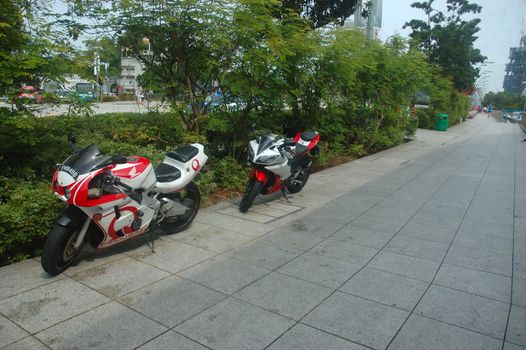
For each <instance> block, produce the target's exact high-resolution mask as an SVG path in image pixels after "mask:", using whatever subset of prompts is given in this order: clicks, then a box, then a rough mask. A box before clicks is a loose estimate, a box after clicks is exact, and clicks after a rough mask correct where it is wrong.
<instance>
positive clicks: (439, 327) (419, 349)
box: [389, 314, 502, 350]
mask: <svg viewBox="0 0 526 350" xmlns="http://www.w3.org/2000/svg"><path fill="white" fill-rule="evenodd" d="M501 347H502V340H498V339H495V338H492V337H489V336H487V335H483V334H480V333H476V332H472V331H468V330H466V329H463V328H459V327H455V326H453V325H449V324H446V323H443V322H440V321H435V320H431V319H429V318H425V317H421V316H417V315H414V314H413V315H411V316H410V317H409V319H408V320H407V322H406V323H405V324H404V326H403V327H402V329H401V330H400V332H399V333H398V334H397V336H396V337H395V338H394V340H393V342H392V343H391V345H390V346H389V350H407V349H411V350H443V349H448V350H480V349H485V350H500V349H501Z"/></svg>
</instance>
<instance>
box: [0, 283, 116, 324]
mask: <svg viewBox="0 0 526 350" xmlns="http://www.w3.org/2000/svg"><path fill="white" fill-rule="evenodd" d="M108 300H109V299H108V298H106V297H105V296H103V295H102V294H99V293H97V292H95V291H94V290H91V289H89V288H87V287H86V286H83V285H82V284H80V283H78V282H75V281H73V280H72V279H69V278H67V279H61V280H58V281H56V282H54V283H51V284H47V285H44V286H41V287H38V288H35V289H31V290H29V291H27V292H25V293H22V294H18V295H15V296H13V297H11V298H8V299H4V300H2V301H1V302H0V312H1V313H2V314H3V315H4V316H6V317H7V318H9V319H10V320H11V321H14V322H16V323H17V324H18V325H20V326H21V327H23V328H24V329H25V330H27V331H29V332H30V333H36V332H38V331H40V330H42V329H44V328H47V327H50V326H52V325H54V324H55V323H58V322H60V321H63V320H65V319H68V318H70V317H72V316H75V315H77V314H79V313H81V312H84V311H86V310H89V309H91V308H93V307H96V306H98V305H101V304H103V303H105V302H107V301H108Z"/></svg>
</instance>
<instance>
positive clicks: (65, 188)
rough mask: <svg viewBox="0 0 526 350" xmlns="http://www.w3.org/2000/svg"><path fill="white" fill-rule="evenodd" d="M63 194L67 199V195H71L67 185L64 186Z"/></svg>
mask: <svg viewBox="0 0 526 350" xmlns="http://www.w3.org/2000/svg"><path fill="white" fill-rule="evenodd" d="M64 196H66V199H69V197H71V190H70V189H69V188H67V187H64Z"/></svg>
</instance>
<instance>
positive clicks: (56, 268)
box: [40, 220, 84, 276]
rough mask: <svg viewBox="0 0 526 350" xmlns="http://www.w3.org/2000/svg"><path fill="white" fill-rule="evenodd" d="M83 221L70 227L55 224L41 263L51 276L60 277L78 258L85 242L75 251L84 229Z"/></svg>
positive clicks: (47, 240) (50, 232)
mask: <svg viewBox="0 0 526 350" xmlns="http://www.w3.org/2000/svg"><path fill="white" fill-rule="evenodd" d="M82 224H83V222H82V220H79V221H78V223H76V224H74V225H71V226H70V227H63V226H60V225H57V224H55V225H54V226H53V228H52V229H51V231H49V235H48V237H47V239H46V243H45V245H44V250H43V251H42V257H41V261H40V263H41V264H42V268H43V269H44V271H46V272H47V273H49V274H50V275H53V276H55V275H58V274H59V273H61V272H63V271H64V270H66V269H67V268H68V267H69V265H71V263H72V262H73V260H74V259H75V258H76V257H77V255H78V254H79V252H80V250H81V249H82V246H83V244H84V241H83V242H82V243H81V244H80V246H79V247H78V248H77V249H75V242H76V241H77V238H78V236H79V233H80V230H81V228H82Z"/></svg>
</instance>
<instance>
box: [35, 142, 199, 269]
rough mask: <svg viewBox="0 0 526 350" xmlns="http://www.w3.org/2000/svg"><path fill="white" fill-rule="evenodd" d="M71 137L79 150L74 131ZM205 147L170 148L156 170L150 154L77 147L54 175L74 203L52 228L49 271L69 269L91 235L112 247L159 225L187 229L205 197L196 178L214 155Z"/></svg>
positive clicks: (58, 190)
mask: <svg viewBox="0 0 526 350" xmlns="http://www.w3.org/2000/svg"><path fill="white" fill-rule="evenodd" d="M68 142H69V143H70V145H71V146H72V148H73V149H74V150H76V148H75V147H74V145H73V142H74V139H73V138H72V137H71V136H70V137H68ZM203 148H204V147H203V145H201V144H198V143H196V144H189V145H186V146H184V147H182V148H179V149H178V150H176V151H172V152H168V153H167V154H166V156H165V158H164V161H163V162H162V163H161V164H160V165H159V166H158V167H157V168H156V169H154V168H153V166H152V164H151V163H150V161H149V160H148V159H146V158H144V157H140V156H130V157H125V156H107V155H102V154H100V152H99V150H98V148H97V146H95V145H89V146H87V147H85V148H84V149H82V150H76V152H75V153H74V154H73V155H72V156H70V157H69V158H68V159H66V160H65V161H64V163H62V164H61V165H59V166H58V168H57V170H56V171H55V174H54V175H53V180H52V184H51V187H52V190H53V192H54V193H55V195H57V196H58V197H59V198H60V199H61V200H63V201H64V202H66V203H68V204H69V205H68V206H67V207H66V209H65V210H64V211H63V212H62V214H61V215H60V216H59V217H58V219H57V221H56V222H55V224H54V226H53V228H52V229H51V231H50V232H49V236H48V238H47V240H46V243H45V245H44V250H43V253H42V260H41V262H42V267H43V268H44V270H45V271H46V272H48V273H50V274H52V275H57V274H59V273H61V272H62V271H64V270H65V269H66V268H67V267H68V266H69V265H70V264H71V262H72V261H73V259H74V258H75V257H76V256H77V254H78V253H79V251H80V249H81V248H82V245H83V243H84V241H85V240H86V239H87V238H89V242H90V244H91V245H92V246H93V247H94V248H106V247H110V246H113V245H115V244H117V243H121V242H123V241H126V240H129V239H131V238H134V237H137V236H138V235H141V234H143V233H145V232H147V231H149V230H150V229H151V228H152V226H153V225H158V226H159V227H160V228H161V229H162V230H164V231H165V232H167V233H175V232H179V231H181V230H184V229H186V228H187V227H188V226H189V225H190V224H191V223H192V221H193V220H194V218H195V216H196V214H197V211H198V210H199V204H200V201H201V195H200V193H199V189H198V187H197V186H196V185H195V183H194V182H192V180H193V178H194V177H195V176H196V175H197V174H198V173H199V171H200V170H202V168H203V165H204V164H205V163H206V161H207V160H208V157H207V156H206V154H205V153H204V150H203Z"/></svg>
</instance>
